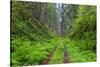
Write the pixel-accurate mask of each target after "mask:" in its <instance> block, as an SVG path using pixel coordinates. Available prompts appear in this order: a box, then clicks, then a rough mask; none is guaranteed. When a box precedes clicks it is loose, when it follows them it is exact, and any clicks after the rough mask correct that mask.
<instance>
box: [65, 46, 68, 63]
mask: <svg viewBox="0 0 100 67" xmlns="http://www.w3.org/2000/svg"><path fill="white" fill-rule="evenodd" d="M64 63H69V57H68V53H67V46H66V45H64Z"/></svg>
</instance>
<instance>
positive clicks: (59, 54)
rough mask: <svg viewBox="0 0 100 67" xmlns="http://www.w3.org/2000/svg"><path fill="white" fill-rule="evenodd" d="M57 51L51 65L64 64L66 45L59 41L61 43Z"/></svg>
mask: <svg viewBox="0 0 100 67" xmlns="http://www.w3.org/2000/svg"><path fill="white" fill-rule="evenodd" d="M57 45H58V46H57V48H56V51H55V52H54V54H53V56H52V58H51V60H50V62H49V64H61V63H63V57H64V44H63V42H62V41H61V39H60V40H59V43H58V44H57Z"/></svg>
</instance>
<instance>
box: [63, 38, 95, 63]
mask: <svg viewBox="0 0 100 67" xmlns="http://www.w3.org/2000/svg"><path fill="white" fill-rule="evenodd" d="M65 44H66V46H67V50H68V54H69V59H70V62H72V63H75V62H94V61H96V53H95V52H93V51H92V50H82V49H80V48H79V47H78V46H77V44H78V42H76V41H73V40H70V39H66V40H65ZM80 45H82V43H80ZM84 45H85V44H84ZM83 48H84V47H83Z"/></svg>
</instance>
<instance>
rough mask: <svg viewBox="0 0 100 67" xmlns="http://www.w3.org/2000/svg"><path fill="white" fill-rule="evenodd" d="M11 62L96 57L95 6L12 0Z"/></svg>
mask: <svg viewBox="0 0 100 67" xmlns="http://www.w3.org/2000/svg"><path fill="white" fill-rule="evenodd" d="M11 6H12V7H11V21H12V22H11V65H12V66H14V67H15V66H23V65H38V64H43V61H45V60H46V59H48V56H49V55H50V54H53V55H52V57H51V59H50V61H49V64H56V63H64V62H63V61H64V60H63V58H64V49H65V48H64V45H66V46H67V49H66V51H67V52H68V56H69V62H90V61H96V7H95V6H90V5H71V4H56V3H40V2H24V1H11Z"/></svg>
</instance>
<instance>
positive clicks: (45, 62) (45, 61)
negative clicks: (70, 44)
mask: <svg viewBox="0 0 100 67" xmlns="http://www.w3.org/2000/svg"><path fill="white" fill-rule="evenodd" d="M56 48H57V46H56V47H55V48H54V50H53V53H50V54H49V55H48V58H47V59H45V60H44V61H43V62H42V64H48V63H49V61H50V60H51V58H52V56H53V54H54V52H55V50H56Z"/></svg>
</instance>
